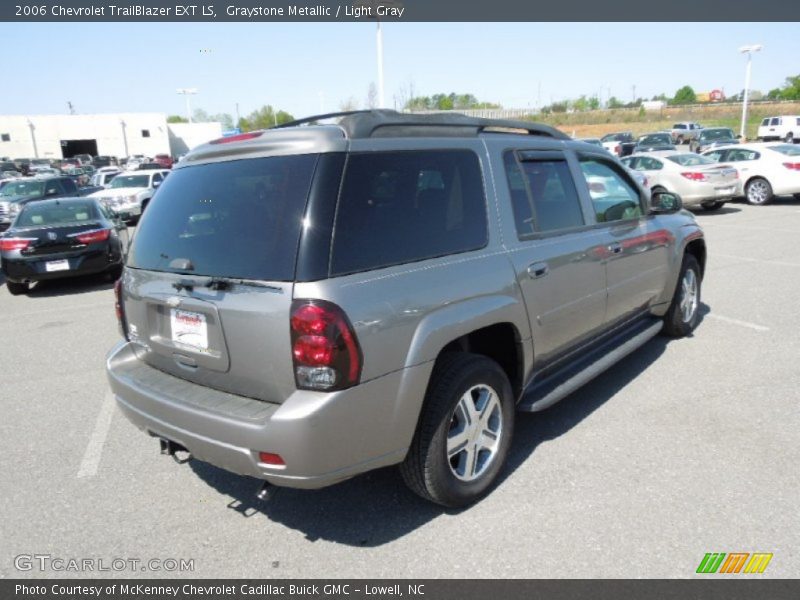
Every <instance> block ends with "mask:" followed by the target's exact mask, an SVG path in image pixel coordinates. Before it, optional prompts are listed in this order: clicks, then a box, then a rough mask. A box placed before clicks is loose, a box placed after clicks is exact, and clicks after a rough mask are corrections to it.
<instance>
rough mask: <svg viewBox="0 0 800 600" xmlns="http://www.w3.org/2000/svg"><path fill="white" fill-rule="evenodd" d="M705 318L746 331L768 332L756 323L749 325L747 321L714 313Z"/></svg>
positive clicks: (767, 328) (767, 329)
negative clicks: (746, 329) (745, 328)
mask: <svg viewBox="0 0 800 600" xmlns="http://www.w3.org/2000/svg"><path fill="white" fill-rule="evenodd" d="M706 316H707V317H711V318H712V319H716V320H717V321H724V322H725V323H731V324H732V325H739V326H741V327H747V328H748V329H752V330H754V331H769V327H765V326H764V325H759V324H758V323H750V322H749V321H740V320H739V319H732V318H730V317H723V316H722V315H718V314H715V313H708V314H707V315H706Z"/></svg>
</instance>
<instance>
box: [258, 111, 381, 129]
mask: <svg viewBox="0 0 800 600" xmlns="http://www.w3.org/2000/svg"><path fill="white" fill-rule="evenodd" d="M368 112H372V111H370V110H345V111H342V112H332V113H325V114H324V115H313V116H311V117H304V118H302V119H295V120H294V121H288V122H286V123H281V124H280V125H275V126H274V127H270V128H269V129H283V128H284V127H297V126H298V125H306V124H307V123H314V122H316V121H322V120H324V119H335V118H336V117H349V116H350V115H359V114H362V113H368Z"/></svg>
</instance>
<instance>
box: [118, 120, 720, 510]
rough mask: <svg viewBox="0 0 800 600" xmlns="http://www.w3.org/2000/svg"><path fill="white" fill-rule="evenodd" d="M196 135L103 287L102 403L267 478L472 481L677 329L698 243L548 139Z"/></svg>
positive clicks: (464, 486)
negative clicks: (111, 284)
mask: <svg viewBox="0 0 800 600" xmlns="http://www.w3.org/2000/svg"><path fill="white" fill-rule="evenodd" d="M330 116H331V115H325V116H320V117H314V118H311V119H306V120H302V121H296V122H294V123H290V124H288V125H285V126H279V127H277V128H274V129H270V130H266V131H256V132H251V133H244V134H241V135H238V136H234V137H228V138H222V139H219V140H215V141H213V142H210V143H209V144H206V145H204V146H201V147H199V148H197V149H195V150H193V151H192V152H191V153H190V154H188V155H187V156H186V158H185V159H184V160H182V161H181V162H180V163H179V164H178V166H177V167H176V168H175V169H174V171H173V173H172V175H170V177H169V178H167V180H166V181H165V182H164V184H163V185H162V186H161V188H160V189H159V193H158V194H157V195H156V196H155V197H154V199H153V201H152V202H151V204H150V206H149V207H148V210H147V211H146V212H145V213H144V216H143V217H142V220H141V223H140V225H139V230H138V231H137V233H136V236H135V238H134V240H133V244H132V246H131V249H130V252H129V255H128V263H127V266H126V268H125V270H124V274H123V276H122V279H121V280H120V281H119V282H118V283H117V286H116V292H117V314H118V316H119V319H120V324H121V329H122V332H123V334H124V337H125V340H124V341H122V342H120V343H119V344H118V345H117V346H116V347H115V348H114V349H113V350H112V351H111V353H110V355H109V357H108V360H107V370H108V376H109V379H110V382H111V387H112V389H113V392H114V394H115V396H116V399H117V401H118V403H119V406H120V407H121V409H122V410H123V412H124V413H125V414H126V415H127V417H128V418H129V419H130V420H131V421H132V422H133V423H134V424H136V425H137V426H138V427H139V428H141V429H142V430H144V431H145V432H147V433H148V434H150V435H151V436H154V437H157V438H159V439H160V441H161V448H162V452H165V453H167V454H174V453H175V452H176V451H182V450H186V451H188V452H190V453H191V455H192V456H194V457H195V458H197V459H199V460H201V461H206V462H209V463H212V464H214V465H217V466H218V467H221V468H223V469H227V470H229V471H233V472H234V473H239V474H243V475H249V476H252V477H257V478H260V479H263V480H266V483H264V487H263V488H262V491H261V495H262V497H263V496H266V495H268V489H269V485H270V484H275V485H279V486H289V487H296V488H319V487H323V486H327V485H330V484H333V483H336V482H339V481H342V480H344V479H347V478H349V477H353V476H354V475H357V474H359V473H363V472H365V471H368V470H370V469H376V468H379V467H384V466H387V465H394V464H400V468H401V472H402V474H403V477H404V479H405V481H406V482H407V484H408V485H409V486H410V487H411V489H413V490H414V491H415V492H416V493H417V494H419V495H421V496H422V497H424V498H427V499H429V500H431V501H433V502H437V503H439V504H442V505H445V506H451V507H457V506H465V505H468V504H470V503H472V502H474V501H476V500H477V499H478V498H480V497H481V496H482V495H483V494H485V493H486V492H487V491H488V490H489V489H490V487H491V485H492V483H493V481H494V480H495V479H496V478H497V475H498V473H499V472H500V471H501V469H502V468H503V463H504V461H505V459H506V455H507V453H508V449H509V445H510V442H511V437H512V433H513V429H514V414H515V409H516V410H519V411H538V410H542V409H544V408H546V407H548V406H550V405H552V404H553V403H555V402H557V401H558V400H560V399H562V398H564V397H565V396H567V395H568V394H569V393H570V392H572V391H574V390H575V389H577V388H578V387H580V386H581V385H583V384H584V383H586V382H587V381H589V380H590V379H591V378H592V377H594V376H595V375H597V374H598V373H600V372H601V371H603V370H604V369H606V368H607V367H609V366H610V365H612V364H613V363H615V362H616V361H618V360H620V359H621V358H623V357H624V356H626V355H627V354H629V353H630V352H632V351H634V350H635V349H636V348H638V347H639V346H641V345H642V344H644V343H645V342H647V340H649V339H650V338H652V337H653V336H655V335H656V334H657V333H658V332H660V331H663V332H664V333H666V334H667V335H670V336H683V335H686V334H688V333H689V332H691V331H692V329H693V328H694V327H695V325H696V323H697V319H698V307H699V302H700V282H701V280H702V277H703V270H704V265H705V262H706V247H705V242H704V239H703V233H702V231H701V229H700V227H698V225H697V223H696V222H695V220H694V217H693V216H692V215H691V214H690V213H688V212H685V211H682V210H680V198H679V197H677V196H675V195H673V194H668V193H666V192H663V193H656V194H654V195H653V197H652V199H651V198H649V197H648V195H647V193H646V192H645V191H644V190H643V189H641V188H640V187H638V185H637V184H636V183H635V182H634V181H633V180H632V179H631V178H630V176H629V174H628V173H627V172H626V170H625V169H624V168H623V167H622V166H621V165H620V163H619V162H618V161H617V160H616V159H615V158H613V157H610V156H609V155H608V153H607V152H605V151H604V150H602V149H600V148H597V147H595V146H591V145H589V144H583V143H580V142H575V141H571V140H570V138H568V137H567V136H565V135H564V134H562V133H561V132H559V131H557V130H555V129H552V128H550V127H546V126H542V125H536V124H532V123H529V122H517V121H494V120H485V119H474V118H468V117H465V116H463V115H447V116H441V115H426V116H421V115H403V114H398V113H395V112H393V111H382V110H373V111H363V112H356V113H344V114H339V115H335V116H339V117H341V119H340V121H339V123H338V124H337V125H317V124H313V123H312V124H310V125H309V124H308V123H311V122H313V121H317V120H322V119H323V118H325V117H330Z"/></svg>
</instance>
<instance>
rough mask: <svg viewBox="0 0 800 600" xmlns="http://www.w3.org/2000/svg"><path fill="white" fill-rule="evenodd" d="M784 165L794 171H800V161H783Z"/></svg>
mask: <svg viewBox="0 0 800 600" xmlns="http://www.w3.org/2000/svg"><path fill="white" fill-rule="evenodd" d="M783 166H784V167H786V168H787V169H791V170H792V171H800V162H796V163H783Z"/></svg>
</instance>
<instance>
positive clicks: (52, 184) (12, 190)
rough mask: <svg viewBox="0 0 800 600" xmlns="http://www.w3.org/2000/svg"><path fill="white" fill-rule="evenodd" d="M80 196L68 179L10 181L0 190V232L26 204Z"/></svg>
mask: <svg viewBox="0 0 800 600" xmlns="http://www.w3.org/2000/svg"><path fill="white" fill-rule="evenodd" d="M80 195H81V193H80V191H79V190H78V186H77V185H75V182H74V181H73V180H72V179H71V178H69V177H64V176H59V177H33V178H28V179H17V180H14V181H11V182H9V183H7V184H6V185H4V186H3V189H0V231H5V230H6V229H8V227H9V226H10V225H11V222H12V221H13V220H14V218H15V217H16V216H17V213H19V211H20V210H21V209H22V207H23V206H24V205H25V204H27V203H28V202H32V201H34V200H41V199H43V198H61V197H67V196H80Z"/></svg>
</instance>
